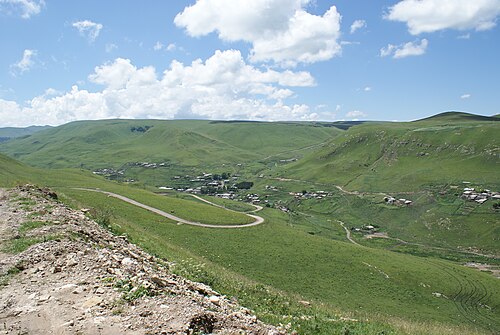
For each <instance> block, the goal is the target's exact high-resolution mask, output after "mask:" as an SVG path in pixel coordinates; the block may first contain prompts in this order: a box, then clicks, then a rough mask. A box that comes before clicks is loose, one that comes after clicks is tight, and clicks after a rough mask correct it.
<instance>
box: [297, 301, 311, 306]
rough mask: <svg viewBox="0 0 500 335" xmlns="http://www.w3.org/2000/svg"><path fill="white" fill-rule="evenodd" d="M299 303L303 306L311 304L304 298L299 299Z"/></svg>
mask: <svg viewBox="0 0 500 335" xmlns="http://www.w3.org/2000/svg"><path fill="white" fill-rule="evenodd" d="M299 304H301V305H302V306H305V307H310V306H311V303H310V302H309V301H306V300H299Z"/></svg>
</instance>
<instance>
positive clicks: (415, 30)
mask: <svg viewBox="0 0 500 335" xmlns="http://www.w3.org/2000/svg"><path fill="white" fill-rule="evenodd" d="M498 15H500V0H403V1H400V2H399V3H397V4H396V5H394V6H392V7H390V8H389V13H388V14H387V15H386V16H385V18H386V19H388V20H392V21H400V22H405V23H406V24H407V25H408V29H409V31H410V33H411V34H413V35H418V34H421V33H432V32H435V31H439V30H444V29H457V30H469V29H475V30H477V31H482V30H488V29H491V28H493V27H494V26H495V25H496V19H497V16H498Z"/></svg>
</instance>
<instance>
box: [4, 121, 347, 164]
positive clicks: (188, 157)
mask: <svg viewBox="0 0 500 335" xmlns="http://www.w3.org/2000/svg"><path fill="white" fill-rule="evenodd" d="M339 132H340V130H339V129H338V128H335V127H328V126H322V125H316V124H312V123H265V122H210V121H192V120H191V121H159V120H106V121H79V122H73V123H69V124H66V125H63V126H60V127H56V128H53V129H49V130H46V131H43V132H39V133H37V134H34V135H32V136H30V137H28V138H24V139H19V140H14V141H10V142H9V143H5V144H3V145H2V146H1V147H0V150H1V151H2V152H4V153H6V154H8V155H9V156H11V157H14V158H16V159H19V160H21V161H23V162H26V163H29V164H30V165H33V166H40V167H81V166H84V167H85V168H90V169H94V168H104V167H114V168H119V167H120V166H122V165H123V164H126V163H129V162H139V161H150V162H170V163H171V164H174V165H181V166H200V165H206V164H209V165H210V164H212V165H213V164H218V165H221V164H224V163H227V164H232V163H234V162H237V163H244V162H253V161H255V160H258V159H263V158H265V157H268V156H272V155H276V154H280V153H282V152H287V151H291V150H297V149H301V148H304V147H308V146H311V145H315V144H318V143H321V142H324V141H326V140H328V139H330V138H331V137H332V136H335V135H337V134H338V133H339Z"/></svg>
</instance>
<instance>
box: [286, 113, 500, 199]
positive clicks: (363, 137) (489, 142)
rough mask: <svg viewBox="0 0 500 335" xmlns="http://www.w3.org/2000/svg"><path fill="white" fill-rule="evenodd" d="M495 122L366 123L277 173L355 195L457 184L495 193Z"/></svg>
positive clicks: (467, 118) (449, 118)
mask: <svg viewBox="0 0 500 335" xmlns="http://www.w3.org/2000/svg"><path fill="white" fill-rule="evenodd" d="M493 120H495V121H493ZM496 120H497V119H496V118H490V117H481V116H475V115H471V114H464V113H444V114H441V115H438V116H434V117H431V118H428V119H424V120H420V121H415V122H405V123H366V124H362V125H358V126H355V127H352V128H350V129H349V130H347V131H346V132H345V133H344V134H342V135H341V136H338V137H336V138H335V139H333V140H332V141H331V142H330V143H328V144H327V145H325V146H324V147H322V148H320V149H318V150H317V151H315V152H313V153H311V154H309V155H308V156H307V157H305V158H304V159H302V160H300V161H298V162H296V163H293V164H290V165H287V166H286V167H284V168H283V169H282V171H280V172H279V174H280V175H281V176H282V177H287V178H295V179H301V180H308V181H316V182H324V183H333V184H337V185H341V186H344V187H345V188H347V189H350V190H358V191H379V192H389V191H392V192H398V191H413V190H415V189H422V188H423V187H425V186H428V185H432V184H461V183H462V182H463V181H468V182H473V183H476V184H481V185H484V186H485V187H491V188H493V187H497V188H498V187H499V186H500V182H499V178H498V177H499V174H498V171H499V169H500V123H498V122H496Z"/></svg>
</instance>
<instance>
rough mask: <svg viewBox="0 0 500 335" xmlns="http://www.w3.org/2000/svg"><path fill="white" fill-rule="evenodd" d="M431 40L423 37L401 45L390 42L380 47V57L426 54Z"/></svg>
mask: <svg viewBox="0 0 500 335" xmlns="http://www.w3.org/2000/svg"><path fill="white" fill-rule="evenodd" d="M428 45H429V41H427V39H425V38H424V39H422V40H421V41H420V42H408V43H405V44H400V45H393V44H389V45H387V47H385V48H382V49H380V57H387V56H391V55H392V58H396V59H397V58H405V57H409V56H420V55H423V54H425V51H426V50H427V46H428Z"/></svg>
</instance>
